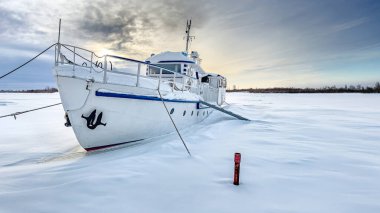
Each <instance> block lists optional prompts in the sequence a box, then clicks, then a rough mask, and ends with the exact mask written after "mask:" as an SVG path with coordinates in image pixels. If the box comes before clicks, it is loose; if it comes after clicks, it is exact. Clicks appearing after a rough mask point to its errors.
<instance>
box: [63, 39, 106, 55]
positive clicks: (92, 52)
mask: <svg viewBox="0 0 380 213" xmlns="http://www.w3.org/2000/svg"><path fill="white" fill-rule="evenodd" d="M61 45H62V46H68V47H73V48H78V49H80V50H84V51H87V52H90V53H93V54H94V55H95V56H96V57H98V58H103V57H104V56H106V55H103V56H98V55H96V54H95V52H93V51H91V50H88V49H85V48H82V47H78V46H73V45H70V44H62V43H61Z"/></svg>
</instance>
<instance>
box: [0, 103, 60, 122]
mask: <svg viewBox="0 0 380 213" xmlns="http://www.w3.org/2000/svg"><path fill="white" fill-rule="evenodd" d="M60 104H61V103H56V104H52V105H48V106H43V107H39V108H35V109H29V110H26V111H22V112H15V113H11V114H8V115H2V116H0V118H5V117H10V116H12V117H14V119H15V120H16V115H21V114H24V113H28V112H33V111H37V110H40V109H45V108H49V107H53V106H57V105H60Z"/></svg>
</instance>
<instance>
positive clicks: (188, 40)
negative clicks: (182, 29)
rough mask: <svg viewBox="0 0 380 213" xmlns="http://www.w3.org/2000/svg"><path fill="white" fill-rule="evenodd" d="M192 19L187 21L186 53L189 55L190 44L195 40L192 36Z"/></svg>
mask: <svg viewBox="0 0 380 213" xmlns="http://www.w3.org/2000/svg"><path fill="white" fill-rule="evenodd" d="M190 29H191V19H190V20H187V21H186V53H189V44H190V42H191V41H192V40H193V39H194V38H195V36H191V35H190Z"/></svg>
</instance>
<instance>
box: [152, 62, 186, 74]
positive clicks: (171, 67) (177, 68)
mask: <svg viewBox="0 0 380 213" xmlns="http://www.w3.org/2000/svg"><path fill="white" fill-rule="evenodd" d="M154 65H155V66H157V67H153V66H149V73H150V74H160V69H159V68H158V67H162V68H164V69H168V70H170V71H173V72H177V73H181V64H154ZM162 74H173V73H171V72H169V71H166V70H162Z"/></svg>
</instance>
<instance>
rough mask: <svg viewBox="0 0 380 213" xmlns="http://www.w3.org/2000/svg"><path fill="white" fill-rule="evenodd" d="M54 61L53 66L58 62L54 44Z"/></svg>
mask: <svg viewBox="0 0 380 213" xmlns="http://www.w3.org/2000/svg"><path fill="white" fill-rule="evenodd" d="M54 63H55V66H57V64H58V59H57V45H55V46H54Z"/></svg>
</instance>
